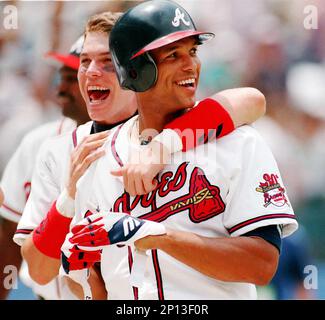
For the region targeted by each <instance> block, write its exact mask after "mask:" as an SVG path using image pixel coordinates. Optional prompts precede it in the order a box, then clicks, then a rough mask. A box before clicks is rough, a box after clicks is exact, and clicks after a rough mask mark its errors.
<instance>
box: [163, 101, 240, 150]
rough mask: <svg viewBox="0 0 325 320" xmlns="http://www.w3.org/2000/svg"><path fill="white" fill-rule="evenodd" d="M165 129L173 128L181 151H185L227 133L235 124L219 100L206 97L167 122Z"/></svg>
mask: <svg viewBox="0 0 325 320" xmlns="http://www.w3.org/2000/svg"><path fill="white" fill-rule="evenodd" d="M165 129H173V130H175V131H176V132H177V133H178V135H179V136H180V137H181V139H182V144H183V149H182V151H187V150H189V149H192V148H194V147H196V146H197V145H200V144H204V143H207V142H208V141H211V140H213V139H218V138H221V137H223V136H225V135H227V134H228V133H230V132H232V131H233V130H234V129H235V126H234V123H233V121H232V119H231V117H230V115H229V113H228V112H227V110H225V109H224V107H223V106H222V105H221V104H220V103H219V102H217V101H215V100H213V99H210V98H207V99H204V100H202V101H201V102H200V103H199V104H198V105H197V106H196V107H194V108H193V109H191V110H190V111H189V112H187V113H185V114H184V115H182V116H181V117H179V118H176V119H174V120H173V121H171V122H170V123H168V124H167V125H166V126H165Z"/></svg>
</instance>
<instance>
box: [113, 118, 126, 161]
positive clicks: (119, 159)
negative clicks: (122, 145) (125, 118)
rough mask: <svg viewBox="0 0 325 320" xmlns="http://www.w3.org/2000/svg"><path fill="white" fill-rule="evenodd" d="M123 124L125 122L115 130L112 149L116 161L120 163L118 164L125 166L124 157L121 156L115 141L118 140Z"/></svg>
mask: <svg viewBox="0 0 325 320" xmlns="http://www.w3.org/2000/svg"><path fill="white" fill-rule="evenodd" d="M123 124H124V123H122V124H121V125H120V126H119V127H118V128H117V129H116V131H115V133H114V136H113V138H112V142H111V149H112V154H113V157H114V159H115V160H116V162H117V163H118V165H119V166H120V167H123V165H124V164H123V161H122V159H121V158H120V156H119V154H118V153H117V151H116V146H115V142H116V139H117V136H118V134H119V133H120V130H121V128H122V126H123Z"/></svg>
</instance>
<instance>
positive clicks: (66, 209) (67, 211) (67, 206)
mask: <svg viewBox="0 0 325 320" xmlns="http://www.w3.org/2000/svg"><path fill="white" fill-rule="evenodd" d="M56 209H57V211H58V212H60V214H61V215H62V216H64V217H67V218H73V216H74V199H73V198H72V197H71V196H70V193H69V191H68V189H67V188H64V190H63V191H62V192H61V194H60V195H59V198H58V199H57V201H56Z"/></svg>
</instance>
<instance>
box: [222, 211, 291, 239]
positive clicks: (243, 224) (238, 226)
mask: <svg viewBox="0 0 325 320" xmlns="http://www.w3.org/2000/svg"><path fill="white" fill-rule="evenodd" d="M278 218H289V219H297V218H296V217H295V216H294V215H293V214H288V213H274V214H266V215H264V216H260V217H255V218H252V219H249V220H246V221H244V222H241V223H238V224H236V225H235V226H234V227H232V228H230V229H228V232H229V233H230V234H231V233H233V232H235V231H237V230H238V229H241V228H244V227H246V226H247V225H249V224H252V223H256V222H259V221H262V220H268V219H278Z"/></svg>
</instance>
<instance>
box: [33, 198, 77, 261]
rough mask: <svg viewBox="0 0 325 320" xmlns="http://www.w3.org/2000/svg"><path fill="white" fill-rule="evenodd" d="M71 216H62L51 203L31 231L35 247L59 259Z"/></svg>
mask: <svg viewBox="0 0 325 320" xmlns="http://www.w3.org/2000/svg"><path fill="white" fill-rule="evenodd" d="M71 221H72V218H67V217H64V216H63V215H61V214H60V212H58V211H57V209H56V201H55V202H54V203H53V205H52V207H51V209H50V211H49V212H48V213H47V216H46V218H45V219H44V220H43V221H42V222H41V223H40V224H39V226H38V227H37V228H36V229H35V231H34V232H33V242H34V245H35V247H36V248H37V249H38V250H39V251H40V252H42V253H43V254H45V255H46V256H48V257H51V258H55V259H60V255H61V246H62V244H63V242H64V240H65V237H66V235H67V234H68V232H69V228H70V223H71Z"/></svg>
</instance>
